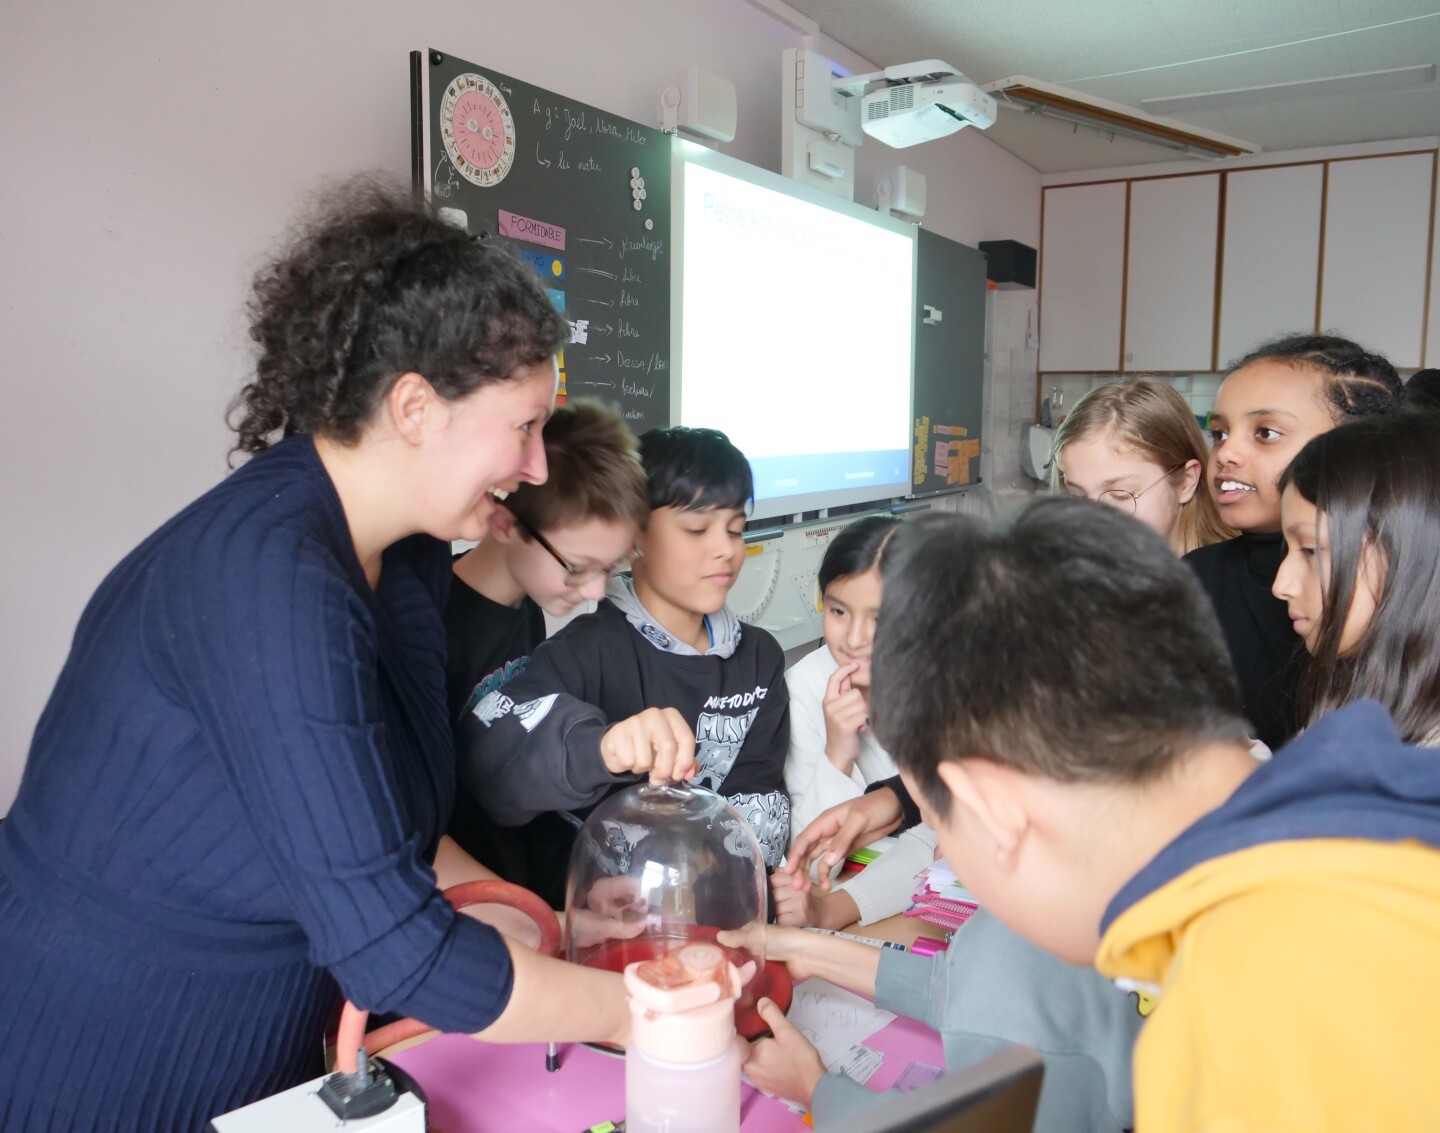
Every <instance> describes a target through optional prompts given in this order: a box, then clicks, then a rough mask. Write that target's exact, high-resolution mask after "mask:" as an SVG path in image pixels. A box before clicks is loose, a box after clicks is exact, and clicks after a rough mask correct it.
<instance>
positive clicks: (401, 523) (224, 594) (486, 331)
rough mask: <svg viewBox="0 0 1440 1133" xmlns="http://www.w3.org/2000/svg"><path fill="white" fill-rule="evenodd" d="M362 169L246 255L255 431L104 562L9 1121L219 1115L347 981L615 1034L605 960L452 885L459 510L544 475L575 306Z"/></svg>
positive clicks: (15, 997) (33, 874) (39, 828)
mask: <svg viewBox="0 0 1440 1133" xmlns="http://www.w3.org/2000/svg"><path fill="white" fill-rule="evenodd" d="M342 196H343V198H344V199H343V200H341V201H340V202H339V203H338V204H337V205H335V206H333V207H332V208H331V209H330V210H329V212H328V214H327V215H326V216H325V217H322V218H321V219H319V220H318V221H317V222H316V223H315V224H313V225H312V226H311V227H310V228H309V230H307V231H305V232H303V233H302V234H301V235H300V237H299V239H298V240H297V241H296V242H295V243H294V245H293V247H292V248H291V249H290V250H289V251H287V252H285V253H284V254H282V255H281V256H280V258H279V259H278V260H276V262H274V263H273V264H272V265H271V266H269V267H268V268H266V269H265V270H263V271H262V272H261V273H260V275H259V277H258V278H257V281H256V285H255V294H254V299H253V301H252V305H251V314H252V324H251V334H252V336H253V337H254V339H255V341H256V342H257V344H258V347H259V351H258V353H259V360H258V365H257V370H256V376H255V378H254V380H253V381H251V382H250V384H249V385H247V386H246V387H245V389H244V390H243V391H242V393H241V394H240V396H239V398H237V401H236V405H235V409H236V410H238V418H239V420H238V424H237V426H236V428H237V432H238V434H239V439H238V443H237V445H236V449H237V450H239V451H241V452H244V453H248V454H251V456H250V459H249V460H248V461H247V462H246V463H245V464H244V465H243V467H241V468H240V469H239V470H237V471H235V472H234V473H232V474H231V475H230V476H229V477H228V478H227V479H225V480H224V481H223V482H222V483H220V484H219V485H217V486H216V487H215V488H213V489H212V490H211V491H209V492H207V493H205V494H204V495H203V496H201V497H200V498H199V499H198V500H196V501H195V502H194V503H192V504H191V505H190V506H189V507H187V508H185V509H184V510H183V511H181V512H180V513H179V514H178V515H177V516H175V517H174V518H173V519H171V520H170V521H169V522H168V523H166V524H164V525H163V526H162V527H161V528H160V529H159V530H158V531H156V532H155V533H154V534H152V535H151V536H150V537H149V538H147V539H146V540H145V541H144V542H143V543H141V544H140V546H139V547H137V548H136V549H135V550H134V551H133V552H131V553H130V554H129V555H128V556H127V557H126V558H125V559H124V560H123V561H122V562H121V563H120V564H119V565H118V566H117V567H116V568H115V569H114V570H113V571H111V572H110V574H109V576H108V577H107V578H106V579H105V581H104V582H103V583H102V584H101V585H100V588H99V590H98V591H97V592H96V593H95V595H94V597H93V598H92V599H91V601H90V603H89V605H88V607H87V608H86V610H85V613H84V615H83V616H82V618H81V621H80V624H79V627H78V629H77V631H76V635H75V640H74V644H73V647H72V649H71V652H70V656H69V658H68V660H67V661H66V664H65V666H64V669H63V671H62V672H61V674H60V677H59V680H58V681H57V683H56V686H55V689H54V692H53V693H52V694H51V697H50V700H49V703H48V705H47V706H46V709H45V711H44V714H43V715H42V717H41V719H40V722H39V724H38V726H37V728H36V731H35V736H34V740H33V743H32V745H31V749H30V755H29V761H28V763H27V765H26V768H25V774H24V779H23V781H22V783H21V787H20V792H19V796H18V798H17V799H16V801H15V804H14V808H13V809H12V810H11V812H10V815H9V818H8V820H7V821H5V822H4V823H3V824H0V972H3V973H4V977H3V979H0V1018H3V1019H4V1020H5V1026H4V1027H3V1028H0V1065H3V1066H4V1067H5V1073H4V1075H3V1077H0V1127H3V1128H6V1129H12V1128H13V1129H21V1128H23V1129H27V1130H32V1131H41V1130H60V1129H67V1130H68V1129H77V1130H79V1129H83V1130H88V1131H95V1130H111V1129H114V1130H121V1129H124V1130H134V1129H145V1130H147V1131H160V1130H182V1129H183V1130H191V1129H199V1128H203V1127H205V1125H206V1122H207V1120H208V1119H209V1118H211V1117H213V1116H215V1115H217V1114H220V1113H224V1112H227V1111H229V1110H231V1109H234V1108H236V1107H238V1106H240V1105H242V1104H244V1103H246V1102H249V1101H252V1100H254V1099H256V1098H259V1097H263V1096H266V1095H268V1094H272V1093H275V1092H277V1091H279V1090H282V1089H285V1088H287V1087H289V1086H293V1085H295V1084H297V1083H300V1082H302V1081H304V1080H306V1079H307V1078H310V1077H313V1076H315V1075H317V1074H319V1073H320V1072H321V1070H322V1066H321V1050H322V1042H323V1033H324V1027H325V1023H326V1019H327V1017H328V1016H329V1015H330V1014H331V1013H332V1011H333V1009H334V1007H335V1005H336V1003H337V1001H338V998H339V995H340V994H341V993H342V992H343V994H344V995H345V996H347V997H349V998H350V999H351V1000H353V1001H355V1002H356V1003H358V1004H359V1005H360V1006H362V1007H366V1008H370V1009H373V1010H381V1011H394V1012H399V1013H401V1014H405V1015H414V1016H417V1017H419V1018H421V1019H423V1020H424V1021H425V1022H427V1023H429V1024H431V1025H433V1026H437V1027H440V1028H442V1029H445V1030H452V1031H468V1032H481V1037H483V1038H488V1039H493V1040H496V1041H512V1040H520V1041H526V1040H538V1039H610V1040H614V1039H618V1038H623V1037H624V1034H625V1027H626V1011H625V1007H624V995H623V991H622V989H621V985H620V980H619V977H618V976H614V975H610V974H607V973H600V972H592V971H587V970H583V969H579V968H574V967H571V966H569V965H566V964H563V963H561V962H560V961H557V960H551V959H548V958H546V957H542V956H539V955H537V954H536V953H534V952H533V951H530V950H529V949H527V948H525V947H524V946H523V945H517V944H513V943H510V942H508V941H507V940H506V939H505V938H503V937H501V936H500V935H499V934H498V933H497V932H496V931H495V930H494V929H492V928H490V927H489V926H487V925H483V924H481V923H480V922H478V921H476V920H472V919H471V918H469V917H465V916H457V915H456V913H455V912H454V911H453V910H452V909H451V908H450V906H449V905H448V904H447V903H446V902H445V900H444V899H443V898H442V897H441V895H440V893H439V891H438V890H437V888H436V885H437V872H438V873H439V875H440V877H439V880H440V881H441V882H442V883H445V882H446V880H447V878H446V876H445V875H446V874H447V873H449V874H450V875H451V876H452V877H453V878H454V879H456V880H458V879H460V878H459V876H458V875H457V871H460V872H463V871H464V870H465V869H466V868H467V867H466V863H465V861H464V860H463V855H461V856H460V857H457V856H456V855H457V852H458V851H456V850H455V848H454V847H453V846H444V845H442V844H441V834H442V832H443V831H444V829H445V823H446V821H447V819H448V816H449V812H450V808H451V805H452V802H453V794H454V785H455V772H454V768H453V756H452V746H451V739H450V726H449V717H448V715H447V713H446V709H445V687H444V677H445V638H444V630H443V627H442V621H441V612H442V609H443V606H444V599H445V594H446V588H447V585H448V581H449V577H450V557H449V546H448V541H449V540H451V539H459V538H469V539H475V538H479V537H480V536H482V535H483V534H484V532H485V528H486V520H487V517H488V516H489V514H490V512H491V509H492V508H493V506H494V505H493V500H494V499H495V498H496V497H501V496H503V495H504V494H505V493H506V492H507V491H508V490H511V489H514V488H515V487H517V486H518V485H519V484H520V483H521V482H528V483H538V482H540V481H542V480H544V478H545V474H546V468H545V457H544V450H543V448H542V445H541V427H542V426H543V425H544V423H545V421H546V419H547V417H548V416H549V414H550V410H551V406H552V404H553V401H554V396H555V385H556V366H555V353H556V351H557V350H558V349H559V347H560V345H561V344H562V343H563V342H564V340H565V336H566V330H567V328H566V325H565V322H564V320H563V319H561V318H560V317H559V316H558V315H557V314H556V312H555V310H554V308H553V307H552V306H551V305H550V303H549V301H548V300H547V298H546V295H545V292H544V291H543V289H542V288H541V287H540V286H539V284H538V282H537V281H536V280H535V279H534V278H533V277H532V276H531V275H530V274H529V273H528V271H527V270H526V269H525V268H524V267H522V266H521V265H520V264H519V263H518V262H517V261H516V260H514V259H513V258H512V257H511V256H509V255H508V254H507V253H505V252H503V251H501V250H499V249H497V248H495V247H491V246H488V245H486V244H483V243H479V242H477V241H475V240H473V239H471V238H470V237H469V236H468V235H467V234H466V233H465V232H463V231H460V230H458V229H456V228H454V227H452V226H450V225H447V224H445V223H443V222H441V221H440V220H438V219H437V218H436V216H435V215H434V214H433V213H432V212H431V211H430V210H429V209H427V208H425V207H423V206H421V205H419V204H416V203H413V202H411V201H410V200H409V199H408V197H404V196H389V195H387V194H386V193H385V192H384V191H382V190H380V189H376V188H374V187H370V186H362V187H360V188H359V189H356V190H352V191H351V192H349V193H347V194H342ZM437 853H438V854H439V859H440V860H439V861H438V862H437ZM472 876H473V873H472ZM337 985H338V986H337ZM542 988H543V989H544V990H543V992H542V990H541V989H542Z"/></svg>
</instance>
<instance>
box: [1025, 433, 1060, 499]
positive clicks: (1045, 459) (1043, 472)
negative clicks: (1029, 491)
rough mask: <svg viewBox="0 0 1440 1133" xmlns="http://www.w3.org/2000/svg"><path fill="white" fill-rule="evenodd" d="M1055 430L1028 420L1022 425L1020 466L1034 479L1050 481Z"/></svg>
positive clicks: (1044, 481)
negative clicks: (1033, 423)
mask: <svg viewBox="0 0 1440 1133" xmlns="http://www.w3.org/2000/svg"><path fill="white" fill-rule="evenodd" d="M1054 441H1055V430H1054V429H1047V428H1045V426H1044V425H1032V424H1030V423H1029V422H1028V421H1027V422H1026V423H1025V424H1023V425H1021V426H1020V468H1021V470H1022V471H1023V472H1024V473H1025V475H1026V476H1028V477H1030V479H1032V480H1039V481H1040V483H1042V484H1048V483H1050V462H1051V461H1052V460H1053V459H1054V457H1053V454H1052V446H1053V444H1054Z"/></svg>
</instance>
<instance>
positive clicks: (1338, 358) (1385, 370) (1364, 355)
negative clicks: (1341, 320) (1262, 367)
mask: <svg viewBox="0 0 1440 1133" xmlns="http://www.w3.org/2000/svg"><path fill="white" fill-rule="evenodd" d="M1262 361H1263V362H1282V363H1286V364H1288V365H1291V366H1309V367H1312V368H1314V369H1316V370H1319V371H1320V372H1321V373H1322V374H1324V375H1325V377H1326V382H1325V398H1326V403H1327V404H1328V406H1329V409H1330V415H1331V416H1332V417H1333V418H1334V419H1335V423H1336V424H1339V423H1340V422H1342V421H1346V420H1349V419H1351V418H1354V417H1372V416H1375V415H1376V414H1380V413H1392V412H1394V411H1395V410H1396V409H1398V408H1399V407H1400V406H1401V405H1402V404H1403V402H1404V399H1405V387H1404V386H1403V385H1401V383H1400V375H1399V374H1397V373H1396V372H1395V367H1394V366H1392V365H1391V364H1390V360H1389V359H1388V358H1386V357H1385V356H1384V355H1382V354H1372V353H1370V352H1369V351H1368V350H1366V349H1365V348H1364V347H1363V346H1361V345H1359V344H1358V343H1355V342H1351V341H1350V340H1349V339H1348V338H1341V337H1340V336H1339V335H1334V334H1287V335H1285V336H1284V337H1282V338H1276V339H1272V340H1271V341H1270V342H1266V343H1264V344H1262V345H1260V346H1257V347H1256V348H1255V349H1254V350H1252V351H1250V353H1249V354H1247V355H1245V357H1243V358H1241V359H1240V361H1238V362H1235V363H1233V364H1232V365H1231V367H1230V369H1229V370H1228V371H1226V375H1225V376H1226V377H1229V376H1230V375H1231V374H1233V373H1235V371H1236V370H1240V369H1243V368H1244V367H1245V366H1248V365H1250V363H1251V362H1262Z"/></svg>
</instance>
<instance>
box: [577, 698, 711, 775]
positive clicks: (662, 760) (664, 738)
mask: <svg viewBox="0 0 1440 1133" xmlns="http://www.w3.org/2000/svg"><path fill="white" fill-rule="evenodd" d="M600 758H601V759H602V760H604V762H605V768H606V770H608V771H609V772H610V774H612V775H625V774H645V773H647V772H648V773H649V775H650V782H652V783H671V782H675V781H676V780H679V779H692V778H694V776H695V770H696V768H695V733H694V731H693V730H692V729H691V727H690V725H689V724H688V723H686V721H685V717H684V716H682V715H680V713H679V712H678V711H676V710H675V709H674V708H646V709H645V710H644V711H643V712H637V713H636V714H635V715H634V716H631V717H629V718H628V719H625V720H621V721H620V722H619V723H618V724H614V725H612V726H611V727H610V729H609V730H608V731H607V732H606V733H605V734H604V735H603V736H601V737H600Z"/></svg>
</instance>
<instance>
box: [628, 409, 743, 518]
mask: <svg viewBox="0 0 1440 1133" xmlns="http://www.w3.org/2000/svg"><path fill="white" fill-rule="evenodd" d="M640 463H641V464H643V465H644V466H645V480H646V484H647V485H648V488H649V493H650V509H651V510H652V511H653V510H654V509H655V508H661V507H674V508H679V509H680V510H681V511H700V510H701V509H702V508H712V507H715V508H736V509H739V510H740V511H744V510H746V509H747V508H748V507H749V506H750V503H751V501H752V500H754V498H755V479H754V477H753V476H752V474H751V472H750V462H749V461H748V460H747V459H746V458H745V454H744V453H743V452H741V451H740V450H739V449H738V448H736V447H735V446H734V445H733V444H731V443H730V438H729V437H727V436H726V435H725V434H724V433H722V432H721V431H720V430H719V429H692V428H689V427H688V426H685V425H672V426H671V427H670V428H668V429H651V430H650V431H649V432H647V433H646V434H644V436H642V437H641V438H640Z"/></svg>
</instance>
